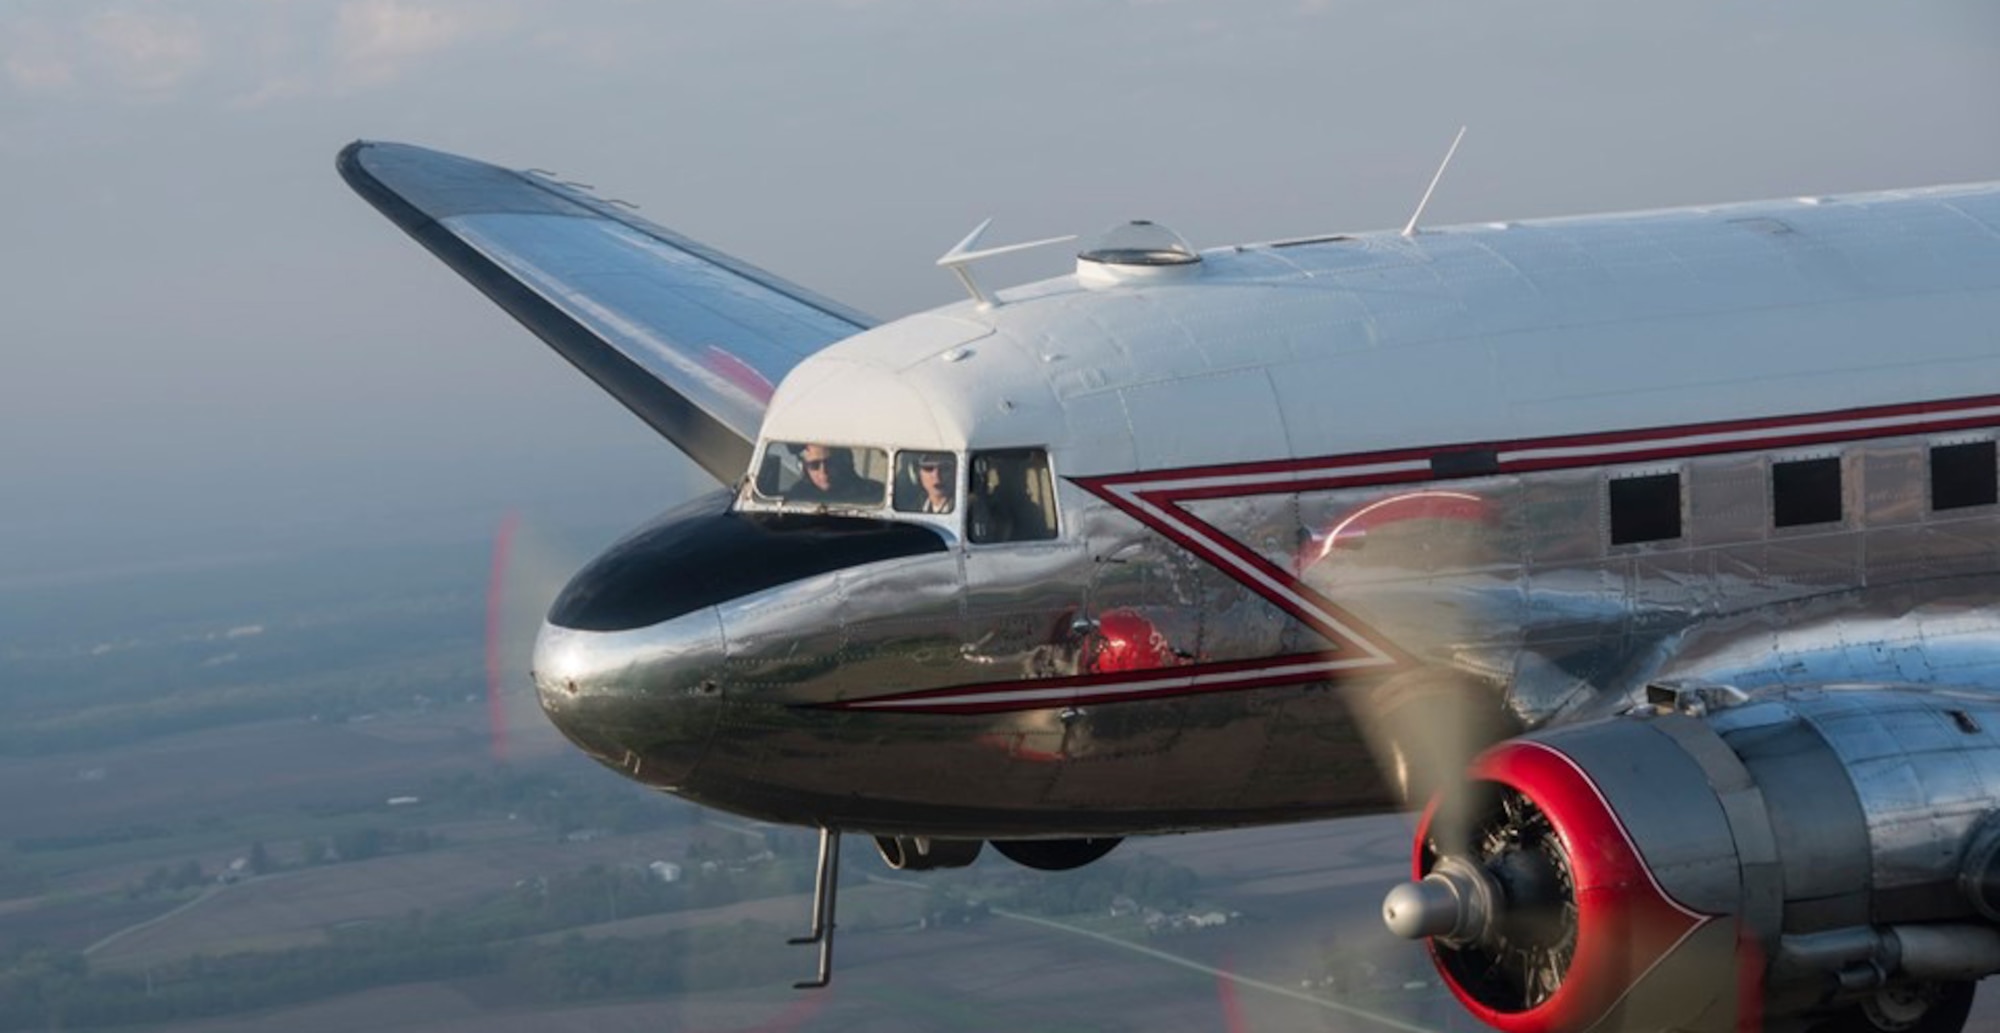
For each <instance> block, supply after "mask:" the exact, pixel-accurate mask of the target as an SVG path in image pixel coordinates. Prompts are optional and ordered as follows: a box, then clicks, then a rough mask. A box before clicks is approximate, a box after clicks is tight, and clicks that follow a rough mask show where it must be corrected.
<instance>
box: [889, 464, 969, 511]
mask: <svg viewBox="0 0 2000 1033" xmlns="http://www.w3.org/2000/svg"><path fill="white" fill-rule="evenodd" d="M895 504H896V512H898V513H947V514H948V513H955V512H957V511H958V457H957V456H955V455H953V454H951V453H950V452H898V453H896V491H895Z"/></svg>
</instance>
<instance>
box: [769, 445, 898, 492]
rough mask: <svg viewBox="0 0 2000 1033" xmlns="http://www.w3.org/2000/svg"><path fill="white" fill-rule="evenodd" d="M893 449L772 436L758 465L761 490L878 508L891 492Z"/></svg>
mask: <svg viewBox="0 0 2000 1033" xmlns="http://www.w3.org/2000/svg"><path fill="white" fill-rule="evenodd" d="M888 478H889V454H888V453H887V452H885V451H883V450H882V449H879V448H859V447H853V446H848V445H827V444H820V443H818V442H806V441H774V442H771V443H770V444H769V445H767V446H765V448H764V461H763V463H762V465H760V466H759V467H758V469H757V484H756V488H757V494H758V495H760V496H762V497H764V498H765V499H768V500H772V501H777V502H783V503H787V504H797V505H804V506H841V507H843V508H853V509H880V508H881V507H882V504H883V501H884V500H885V498H886V495H887V492H888V487H887V484H888Z"/></svg>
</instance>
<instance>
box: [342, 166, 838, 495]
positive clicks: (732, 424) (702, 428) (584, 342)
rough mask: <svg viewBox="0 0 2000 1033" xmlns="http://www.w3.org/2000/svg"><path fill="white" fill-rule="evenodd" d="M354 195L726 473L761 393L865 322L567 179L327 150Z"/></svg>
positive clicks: (746, 460) (707, 465)
mask: <svg viewBox="0 0 2000 1033" xmlns="http://www.w3.org/2000/svg"><path fill="white" fill-rule="evenodd" d="M337 165H338V167H339V169H340V174H341V176H342V178H344V179H346V180H347V183H348V185H349V186H351V187H353V188H354V190H355V192H357V193H359V194H360V195H361V196H362V197H364V198H366V199H367V200H368V202H369V203H370V204H372V205H374V206H375V207H376V208H378V209H380V210H381V211H382V213H383V214H384V215H387V216H388V217H389V218H390V219H392V220H394V221H395V223H396V225H398V226H401V227H402V228H403V230H404V231H405V232H407V233H409V235H410V236H412V237H415V238H416V239H417V242H418V243H421V244H422V245H424V247H426V248H429V249H430V251H431V253H432V254H434V255H436V256H438V257H439V258H441V259H443V260H444V262H445V264H446V265H449V266H451V267H452V269H454V270H456V271H457V272H458V274H459V275H460V276H463V277H465V278H466V279H467V280H468V281H470V282H471V283H472V285H473V286H475V287H477V288H479V289H480V291H482V292H484V293H485V295H486V296H487V297H489V298H491V299H493V301H495V302H497V303H498V304H499V305H500V307H501V308H503V309H506V310H507V312H508V313H509V314H510V315H512V316H513V317H514V318H515V319H517V320H520V321H521V323H522V325H524V326H526V327H527V328H528V329H529V330H531V331H533V332H534V333H535V335H536V336H537V337H540V338H541V339H542V340H543V341H545V342H547V343H548V344H549V346H550V347H553V348H554V349H555V350H556V351H557V352H560V353H561V354H562V356H563V357H564V358H566V359H568V360H569V361H570V362H571V363H572V364H574V365H575V366H576V367H577V368H578V369H580V370H582V371H583V373H584V375H586V376H588V377H590V379H592V380H594V381H596V382H597V384H598V385H599V386H601V387H603V388H604V389H605V390H606V391H609V392H610V393H611V395H612V396H613V397H615V398H617V399H618V400H619V401H620V402H623V403H624V404H625V407H626V408H628V409H630V410H632V411H633V412H634V413H636V414H637V415H638V416H639V418H640V419H642V420H645V421H646V423H647V424H649V425H651V426H652V427H653V429H655V430H657V431H659V432H660V433H661V434H663V435H665V436H666V438H667V440H669V441H671V442H673V443H674V444H675V445H677V446H679V447H680V449H681V450H682V451H684V452H686V453H687V454H688V455H689V456H690V457H692V458H693V459H694V461H695V462H696V463H698V464H700V465H701V467H702V468H703V469H705V470H707V471H708V472H709V473H710V474H712V475H714V476H715V477H716V478H718V479H719V480H722V481H723V482H725V483H727V482H730V481H733V480H735V479H736V478H738V477H740V476H741V475H742V474H743V472H744V471H745V470H746V469H748V468H749V465H750V452H751V446H752V444H753V443H754V442H755V440H756V437H757V429H758V427H759V426H760V425H761V424H762V423H763V419H764V409H765V406H766V404H767V403H768V402H769V400H770V396H771V390H772V388H773V386H774V385H776V384H777V383H778V381H779V380H781V379H783V377H784V375H785V373H786V372H787V371H788V370H790V369H791V368H792V367H793V366H794V365H796V364H797V363H798V362H799V360H800V359H803V358H804V357H806V356H807V355H810V354H812V353H813V352H815V351H817V350H819V349H820V348H822V347H825V346H826V345H828V344H831V343H833V342H834V341H838V340H840V339H841V338H844V337H848V336H851V335H853V334H855V333H857V332H859V331H861V330H865V329H867V328H868V327H869V326H871V325H873V323H874V320H872V319H869V318H868V317H867V316H864V315H862V314H861V313H859V312H855V311H854V310H852V309H849V308H846V307H845V306H842V305H839V304H837V303H835V302H833V301H829V300H827V299H825V298H822V297H820V296H818V295H816V294H813V293H812V292H810V291H807V290H806V289H804V288H802V287H799V286H796V285H794V284H791V283H787V282H786V281H785V280H783V279H780V278H779V277H777V276H774V275H772V274H770V273H767V272H765V271H763V270H761V269H758V268H756V267H754V266H751V265H749V264H748V263H745V262H740V261H738V260H736V259H734V258H730V257H729V256H727V255H724V254H721V253H720V252H717V251H714V250H712V249H710V248H708V247H705V246H703V245H701V244H699V243H696V242H695V241H692V240H689V239H687V238H686V237H683V236H680V235H679V234H677V233H674V232H672V231H670V230H666V229H662V228H661V227H659V226H656V225H654V224H652V223H651V222H648V221H646V220H645V219H641V218H639V217H638V216H637V215H635V214H633V213H632V212H631V211H629V210H627V209H625V208H621V207H620V206H619V205H617V204H615V203H613V202H609V201H605V200H602V199H599V198H597V197H594V196H592V195H590V194H589V193H586V192H585V191H584V190H583V189H581V188H578V187H576V186H574V185H572V184H567V183H562V182H559V181H557V180H554V179H552V178H549V177H546V176H544V175H541V174H538V173H533V172H516V171H513V170H510V169H503V168H499V167H497V166H493V165H488V164H485V163H484V162H477V161H473V160H471V159H468V158H460V157H457V156H455V155H450V154H444V153H441V152H438V151H432V150H426V149H424V148H421V147H411V146H408V145H406V144H394V143H374V142H369V141H362V140H357V141H355V142H354V143H351V144H349V145H348V146H347V147H346V148H344V149H342V150H341V152H340V157H339V159H338V161H337Z"/></svg>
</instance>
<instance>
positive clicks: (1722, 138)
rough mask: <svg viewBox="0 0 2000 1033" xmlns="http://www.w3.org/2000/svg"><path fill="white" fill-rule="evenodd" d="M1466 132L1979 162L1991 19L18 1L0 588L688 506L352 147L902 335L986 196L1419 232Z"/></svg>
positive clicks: (1818, 183)
mask: <svg viewBox="0 0 2000 1033" xmlns="http://www.w3.org/2000/svg"><path fill="white" fill-rule="evenodd" d="M1460 123H1469V124H1470V125H1471V131H1470V133H1469V134H1468V136H1467V139H1466V143H1465V146H1464V148H1463V149H1462V150H1461V152H1460V154H1459V157H1458V160H1457V162H1456V163H1455V165H1454V167H1453V169H1452V172H1451V175H1450V176H1449V177H1448V178H1447V179H1446V181H1445V184H1444V186H1443V188H1442V189H1441V191H1440V194H1439V196H1438V198H1437V200H1436V201H1435V202H1434V203H1433V207H1432V210H1431V214H1430V215H1429V216H1428V220H1429V221H1431V222H1434V223H1444V222H1450V221H1459V220H1486V219H1495V218H1511V217H1524V216H1532V215H1541V214H1555V213H1573V212H1585V211H1593V210H1607V209H1617V208H1632V207H1651V206H1658V205H1669V204H1680V203H1692V202H1703V201H1719V200H1740V199H1750V198H1756V197H1767V196H1787V195H1794V194H1805V193H1827V192H1837V191H1847V190H1861V189H1870V188H1878V187H1894V186H1909V185H1920V184H1929V183H1936V182H1950V181H1966V180H1980V179H1992V178H2000V5H1996V4H1994V3H1992V2H1991V0H1956V2H1935V3H1924V2H1911V3H1897V4H1888V3H1882V2H1881V0H1814V2H1811V3H1805V2H1799V3H1775V2H1774V3H1754V4H1753V3H1743V2H1740V0H1728V2H1722V0H1674V2H1672V3H1658V2H1655V3H1636V2H1633V3H1626V2H1609V0H1561V2H1539V3H1531V2H1510V0H1459V2H1455V3H1441V2H1423V0H1276V2H1245V0H1231V2H1229V3H1227V4H1223V3H1220V2H1196V0H1118V2H1114V0H1004V2H1000V0H996V2H981V3H974V2H957V0H730V2H723V0H674V2H657V3H644V2H637V0H590V2H578V0H565V2H562V3H554V2H547V3H542V2H531V0H341V2H336V0H202V2H195V0H182V2H174V0H131V2H88V0H4V3H0V177H4V179H3V180H0V182H4V184H5V190H4V192H3V193H0V575H4V574H6V573H7V572H10V571H14V570H19V569H25V568H33V567H35V566H36V565H37V564H41V565H47V564H49V563H54V562H67V560H60V559H59V558H60V557H63V556H66V555H68V553H67V552H66V551H65V550H64V548H63V547H64V546H67V545H72V544H74V543H77V542H91V541H102V542H107V543H112V542H115V543H121V544H120V547H121V548H123V549H124V550H126V551H127V552H131V551H133V550H139V551H141V552H143V551H144V550H148V549H155V550H163V551H166V552H171V551H172V550H174V549H176V548H182V547H183V546H182V545H181V544H179V543H180V542H181V540H182V537H181V536H183V535H184V534H185V533H186V530H187V529H188V528H190V527H206V528H209V529H210V530H211V532H213V533H212V534H211V535H210V538H211V539H213V538H215V537H217V536H219V535H228V536H233V537H240V538H241V539H243V540H244V541H257V542H265V541H278V542H291V541H296V540H301V539H305V538H318V537H325V538H328V539H334V538H339V537H341V536H343V535H356V534H362V533H368V534H379V533H381V532H382V531H383V530H384V529H393V528H398V527H406V526H407V527H410V528H413V529H415V528H425V529H430V530H431V531H435V530H436V529H437V528H440V527H443V528H449V527H454V526H457V525H460V524H463V525H464V526H466V527H467V533H468V534H477V533H483V531H484V530H485V529H487V528H490V526H491V524H492V521H493V520H494V519H495V518H496V516H497V514H498V512H500V511H501V510H502V509H504V508H505V507H506V506H508V505H510V504H519V505H523V506H526V507H529V508H531V509H539V510H543V511H550V512H556V513H559V514H562V515H564V516H565V517H566V518H572V519H585V518H587V517H588V516H590V515H594V514H604V515H605V516H607V517H611V518H616V519H631V520H636V519H638V518H639V516H641V515H642V514H643V513H644V512H645V511H646V510H647V509H649V508H652V507H654V506H656V505H659V504H664V503H665V502H667V501H668V500H669V499H670V498H671V497H672V496H673V495H675V494H677V493H680V492H684V491H685V490H687V488H686V485H687V484H689V483H692V478H691V477H690V475H689V473H688V468H687V467H686V466H685V465H684V464H682V463H680V462H679V461H678V460H677V459H675V458H673V453H672V452H671V450H670V449H668V448H667V447H666V446H665V445H664V443H662V442H659V441H658V440H657V439H655V438H654V437H653V436H652V435H651V433H650V432H648V431H647V430H645V429H644V428H643V426H642V425H640V424H639V423H638V421H637V420H635V419H633V418H632V417H630V416H628V415H626V414H625V412H624V411H623V410H622V409H620V408H618V407H617V406H616V405H615V404H614V403H611V402H610V401H608V400H607V399H604V398H603V397H602V396H600V395H599V394H598V393H597V392H596V391H595V389H594V388H592V387H591V386H590V385H589V384H588V383H587V382H586V381H584V380H583V379H582V378H581V377H580V376H579V375H577V374H575V373H573V372H572V371H570V369H569V368H568V367H567V366H566V365H564V364H563V363H562V362H561V361H560V360H559V359H557V358H556V357H555V356H554V355H553V354H552V353H549V352H547V351H546V350H545V349H544V348H542V347H541V346H540V345H539V344H538V343H537V342H535V341H534V340H533V339H532V338H530V337H529V336H528V335H527V334H526V333H525V332H524V331H521V330H519V329H517V328H516V327H515V326H514V325H513V324H512V323H511V322H510V321H508V320H507V319H506V318H505V317H504V316H502V315H501V314H499V312H498V311H497V310H495V309H493V308H492V307H491V306H490V305H488V304H487V303H486V302H485V301H484V300H483V299H481V298H480V297H478V296H477V295H476V294H475V293H474V292H473V291H472V290H471V289H470V288H468V287H466V286H464V285H462V284H461V283H460V282H459V281H458V280H457V278H456V277H454V276H453V275H452V274H450V273H449V272H448V271H446V270H445V269H444V268H443V267H442V266H440V265H438V264H437V263H436V262H435V261H434V260H432V259H431V258H430V257H429V256H428V255H427V254H426V253H424V252H423V251H422V250H421V249H419V248H418V247H417V246H416V245H415V244H414V243H412V242H411V241H409V240H408V239H407V238H405V237H404V236H403V235H402V234H401V233H400V232H399V231H397V230H395V229H394V228H393V227H392V226H391V225H390V224H388V223H387V222H386V221H385V220H383V219H382V218H381V217H379V216H378V215H377V214H376V213H375V212H374V211H373V210H372V209H370V208H369V207H368V206H366V205H365V204H364V203H363V202H361V201H360V200H359V199H358V198H356V197H354V196H353V195H352V194H351V193H350V192H349V191H348V190H347V188H346V187H345V186H344V185H343V184H342V183H341V181H340V180H339V178H338V177H337V176H336V175H335V173H334V171H333V165H332V162H333V156H334V153H335V152H336V151H337V150H338V149H339V148H340V146H341V145H342V144H344V143H346V142H347V141H348V140H351V139H353V138H355V137H369V138H376V139H388V140H404V141H409V142H414V143H422V144H425V145H428V146H433V147H438V148H442V149H446V150H454V151H458V152H461V153H465V154H470V155H474V156H478V157H483V158H487V159H490V160H494V161H498V162H501V163H506V164H512V165H517V166H530V165H532V166H541V167H544V168H549V169H554V170H557V171H559V172H561V173H562V174H564V175H565V176H567V177H569V178H573V179H579V180H583V181H585V182H589V183H593V184H595V185H597V186H598V187H600V188H601V190H602V191H603V192H604V193H606V194H609V195H611V196H616V197H620V198H623V199H626V200H629V201H633V202H636V203H638V204H639V205H640V206H641V207H642V208H643V210H644V211H645V213H646V214H647V215H648V216H649V217H651V218H653V219H654V220H656V221H658V222H660V223H663V224H665V225H667V226H670V227H673V228H676V229H679V230H681V231H683V232H686V233H688V234H689V235H691V236H694V237H696V238H698V239H702V240H705V241H707V242H709V243H711V244H714V245H716V246H718V247H721V248H722V249H724V250H726V251H730V252H733V253H736V254H739V255H741V256H743V257H745V258H747V259H749V260H751V261H753V262H756V263H758V264H761V265H764V266H767V267H769V268H772V269H774V270H776V271H778V272H780V273H782V274H784V275H787V276H789V277H791V278H793V279H795V280H798V281H800V282H802V283H804V284H807V285H808V286H811V287H814V288H816V289H818V290H821V291H823V292H825V293H827V294H831V295H833V296H836V297H839V298H841V299H842V300H845V301H847V302H849V303H851V304H853V305H855V306H857V307H860V308H862V309H864V310H867V311H870V312H873V313H875V314H877V315H880V316H885V317H888V316H895V315H899V314H902V313H906V312H909V311H913V310H916V309H920V308H924V307H928V306H931V305H935V304H941V303H944V302H948V301H951V300H953V298H954V297H955V296H956V295H957V287H956V285H955V283H954V282H953V281H952V280H951V278H950V277H949V276H947V275H946V274H944V273H942V272H940V271H939V270H937V269H935V268H933V267H932V266H931V260H932V259H933V258H935V257H936V256H937V255H938V254H939V253H941V252H942V251H943V250H945V248H947V247H948V246H950V245H951V244H952V243H953V242H955V241H956V240H957V239H958V238H959V237H960V236H962V235H963V234H964V233H965V231H966V230H967V229H969V228H970V227H971V226H972V225H973V224H974V223H975V222H977V221H978V220H979V219H980V218H983V217H985V216H987V215H994V216H998V219H999V221H998V223H997V225H996V230H995V235H994V239H995V240H996V241H1000V240H1004V239H1027V238H1030V237H1036V236H1046V235H1052V234H1058V233H1068V232H1085V233H1088V232H1090V231H1093V230H1095V229H1098V228H1100V227H1102V226H1104V225H1107V224H1109V223H1111V222H1113V221H1115V220H1122V219H1126V218H1133V217H1147V218H1153V219H1157V220H1160V221H1163V222H1165V223H1167V224H1168V225H1170V226H1173V227H1175V228H1176V229H1178V230H1180V231H1181V233H1182V234H1183V235H1184V236H1186V237H1188V238H1189V239H1190V240H1191V241H1193V242H1194V243H1195V244H1196V245H1198V246H1209V245H1216V244H1224V243H1230V242H1235V241H1242V240H1254V239H1267V238H1271V237H1278V236H1286V235H1293V234H1299V233H1307V232H1316V231H1324V230H1335V229H1370V228H1381V227H1391V226H1396V225H1400V224H1401V222H1402V221H1403V219H1405V218H1406V217H1407V216H1408V214H1409V210H1410V208H1411V207H1412V206H1413V205H1414V203H1415V201H1416V198H1417V196H1418V195H1419V194H1420V193H1421V192H1422V189H1423V186H1424V182H1425V180H1426V179H1427V178H1428V176H1429V174H1430V172H1431V169H1432V167H1433V166H1434V164H1435V163H1436V161H1437V159H1438V158H1439V157H1440V156H1441V154H1442V152H1443V150H1444V147H1445V145H1446V144H1447V143H1448V142H1449V140H1450V138H1451V134H1452V132H1453V131H1454V130H1455V129H1456V128H1457V127H1458V125H1459V124H1460ZM1064 264H1065V263H1064V259H1063V256H1062V255H1060V254H1052V255H1046V256H1042V257H1039V258H1033V259H1029V260H1026V261H1025V262H1024V263H1023V264H1021V265H1019V266H1009V267H1007V268H1006V271H1007V272H1008V273H1012V274H1015V275H1018V276H1022V277H1029V276H1041V275H1052V274H1055V273H1059V272H1061V271H1063V266H1064ZM107 548H109V546H107Z"/></svg>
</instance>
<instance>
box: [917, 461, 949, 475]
mask: <svg viewBox="0 0 2000 1033" xmlns="http://www.w3.org/2000/svg"><path fill="white" fill-rule="evenodd" d="M917 469H919V470H922V471H923V472H925V473H937V472H938V471H940V470H942V469H944V467H943V466H941V465H939V464H937V463H918V464H917Z"/></svg>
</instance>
